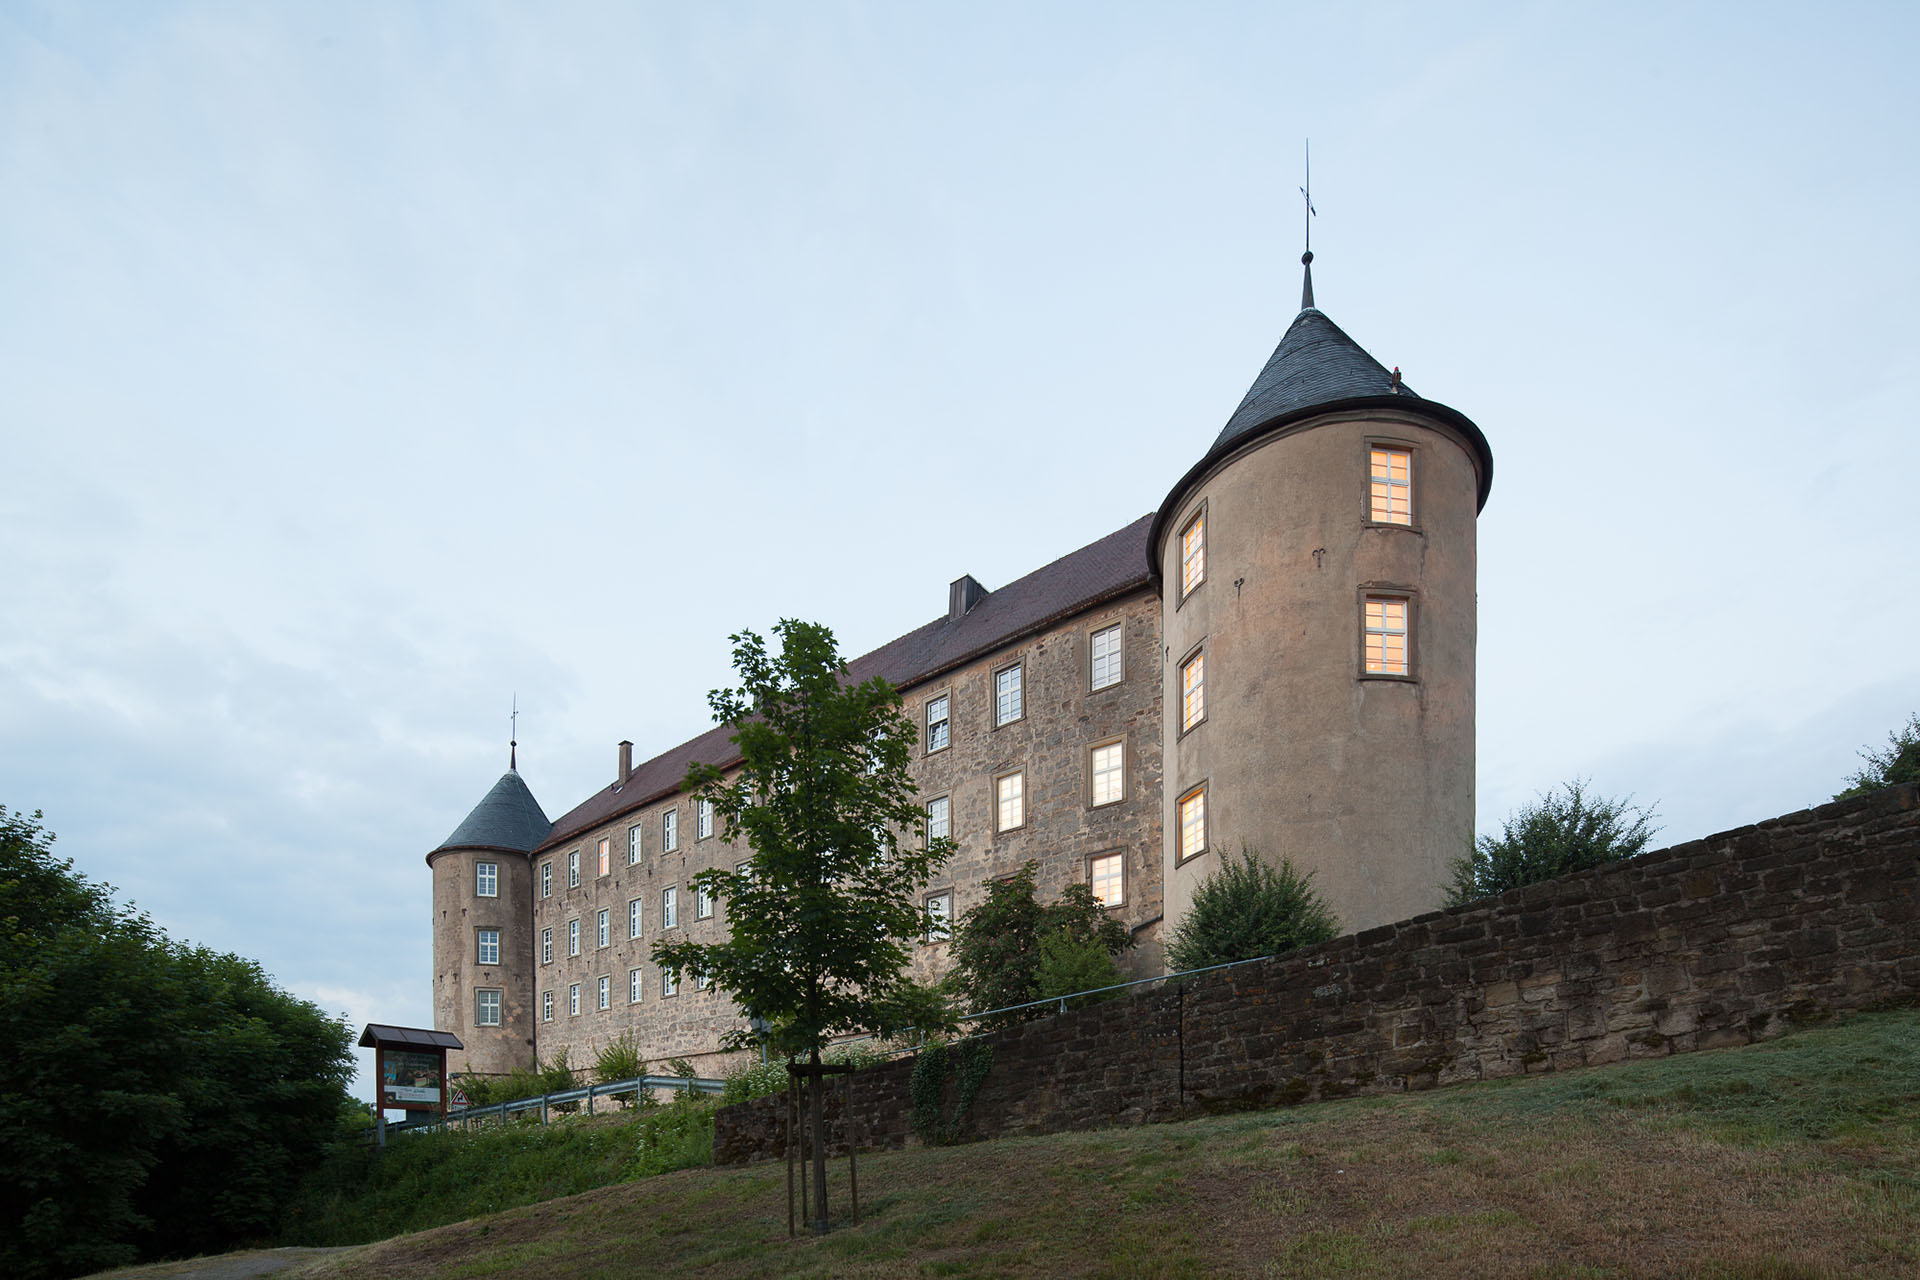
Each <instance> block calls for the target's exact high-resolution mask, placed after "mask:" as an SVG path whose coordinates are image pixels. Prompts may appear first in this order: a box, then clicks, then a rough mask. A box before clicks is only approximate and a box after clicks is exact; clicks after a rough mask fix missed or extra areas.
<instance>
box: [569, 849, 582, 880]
mask: <svg viewBox="0 0 1920 1280" xmlns="http://www.w3.org/2000/svg"><path fill="white" fill-rule="evenodd" d="M579 887H580V851H579V850H578V849H575V850H574V851H573V852H572V853H569V854H568V855H567V888H569V889H578V888H579Z"/></svg>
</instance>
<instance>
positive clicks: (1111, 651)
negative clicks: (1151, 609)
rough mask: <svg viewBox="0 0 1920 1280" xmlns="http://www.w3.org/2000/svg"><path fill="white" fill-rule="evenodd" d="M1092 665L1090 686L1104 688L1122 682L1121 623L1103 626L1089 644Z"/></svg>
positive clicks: (1094, 634)
mask: <svg viewBox="0 0 1920 1280" xmlns="http://www.w3.org/2000/svg"><path fill="white" fill-rule="evenodd" d="M1087 649H1088V653H1089V655H1090V657H1089V663H1090V665H1091V667H1092V671H1091V678H1090V680H1089V682H1088V687H1089V688H1093V689H1104V688H1106V687H1107V686H1108V685H1112V684H1119V683H1120V624H1119V623H1117V622H1116V623H1114V624H1113V625H1112V626H1110V627H1102V628H1101V629H1100V630H1098V631H1096V632H1094V633H1093V638H1092V640H1091V641H1090V642H1089V643H1088V645H1087Z"/></svg>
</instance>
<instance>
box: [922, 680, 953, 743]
mask: <svg viewBox="0 0 1920 1280" xmlns="http://www.w3.org/2000/svg"><path fill="white" fill-rule="evenodd" d="M951 705H952V703H951V702H950V701H949V700H948V697H947V695H946V694H944V693H943V694H941V695H940V696H939V697H937V698H928V699H927V751H928V752H929V753H932V752H935V751H945V750H946V749H947V747H948V746H950V745H951V744H952V742H953V717H952V714H951V712H950V711H949V710H948V708H949V707H950V706H951Z"/></svg>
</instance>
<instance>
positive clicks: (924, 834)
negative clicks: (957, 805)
mask: <svg viewBox="0 0 1920 1280" xmlns="http://www.w3.org/2000/svg"><path fill="white" fill-rule="evenodd" d="M936 800H944V801H946V802H947V819H946V821H947V829H946V830H945V831H943V832H941V833H940V836H936V835H934V834H933V804H934V801H936ZM923 807H924V808H925V809H926V810H927V816H926V819H925V820H924V821H922V822H921V824H920V835H921V838H922V839H925V840H937V839H939V838H941V836H944V837H946V838H947V839H949V840H951V839H952V838H953V793H952V792H950V791H943V792H941V793H940V794H939V795H937V796H928V797H927V803H926V804H925V806H923Z"/></svg>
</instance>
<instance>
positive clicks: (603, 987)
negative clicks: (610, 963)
mask: <svg viewBox="0 0 1920 1280" xmlns="http://www.w3.org/2000/svg"><path fill="white" fill-rule="evenodd" d="M597 985H598V988H599V989H598V991H596V992H595V994H596V995H597V996H598V998H599V1001H600V1003H599V1005H598V1006H597V1007H598V1008H601V1009H611V1008H612V1007H613V975H611V974H605V973H603V974H601V975H600V978H599V981H598V984H597Z"/></svg>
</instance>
